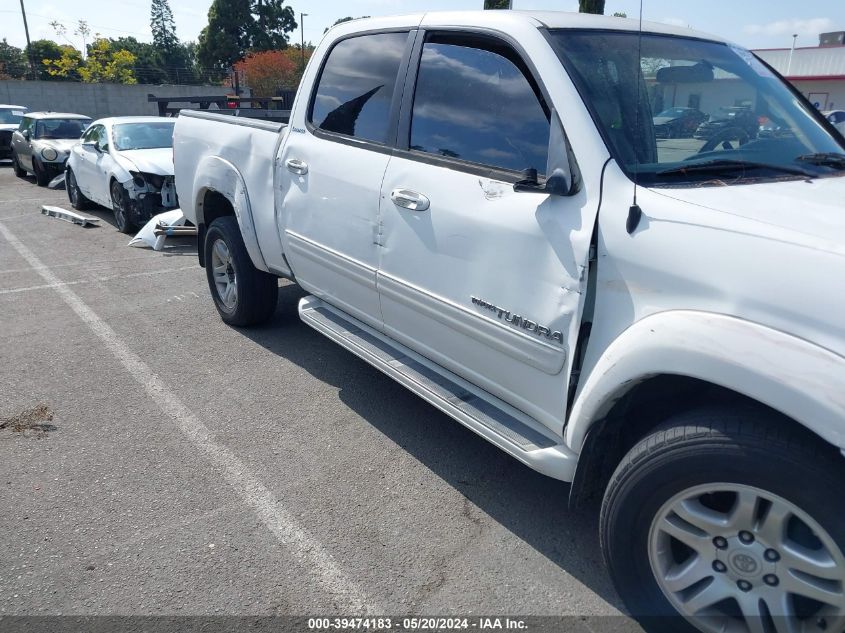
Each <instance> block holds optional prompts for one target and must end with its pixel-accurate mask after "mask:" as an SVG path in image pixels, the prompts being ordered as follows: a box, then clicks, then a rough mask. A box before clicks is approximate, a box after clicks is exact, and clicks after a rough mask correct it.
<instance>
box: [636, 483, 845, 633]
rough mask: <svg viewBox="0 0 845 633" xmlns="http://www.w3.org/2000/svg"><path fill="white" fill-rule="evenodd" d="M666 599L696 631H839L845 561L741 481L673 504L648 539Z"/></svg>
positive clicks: (784, 507) (844, 605) (694, 491)
mask: <svg viewBox="0 0 845 633" xmlns="http://www.w3.org/2000/svg"><path fill="white" fill-rule="evenodd" d="M649 563H650V564H651V569H652V572H653V573H654V576H655V579H656V581H657V584H658V586H659V587H660V589H661V591H662V592H663V594H664V595H665V596H666V598H667V599H668V600H669V602H670V603H671V604H672V605H673V606H674V607H675V608H676V609H677V610H678V611H679V612H680V613H681V614H682V615H684V616H685V617H687V618H688V619H689V620H690V621H691V622H692V623H693V624H694V625H695V626H696V627H697V628H699V629H701V630H702V631H708V632H711V631H712V632H715V631H719V632H721V633H768V632H770V631H771V632H777V633H782V632H784V633H808V632H811V631H816V632H818V633H821V632H823V631H838V630H841V629H842V627H843V626H845V557H843V554H842V551H841V550H840V548H839V547H838V546H837V544H836V542H835V541H834V540H833V539H832V538H831V537H830V535H829V534H828V533H827V532H826V531H825V530H824V528H822V527H821V526H820V525H819V524H818V523H817V522H816V521H815V520H814V519H813V518H812V517H810V516H809V515H808V514H806V513H805V512H804V511H802V510H801V509H800V508H798V507H797V506H796V505H794V504H793V503H791V502H790V501H787V500H786V499H784V498H782V497H779V496H777V495H774V494H771V493H769V492H766V491H764V490H761V489H759V488H754V487H751V486H745V485H741V484H708V485H705V486H696V487H694V488H690V489H688V490H685V491H683V492H681V493H679V494H677V495H675V496H674V497H672V498H671V499H670V500H669V501H668V502H666V504H664V506H663V507H662V508H661V510H660V511H659V512H658V514H657V515H656V518H655V520H654V522H653V523H652V527H651V530H650V534H649Z"/></svg>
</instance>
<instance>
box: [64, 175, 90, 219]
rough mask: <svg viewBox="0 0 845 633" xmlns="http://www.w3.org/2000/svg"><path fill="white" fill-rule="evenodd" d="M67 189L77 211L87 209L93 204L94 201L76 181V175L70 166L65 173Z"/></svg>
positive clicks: (71, 204)
mask: <svg viewBox="0 0 845 633" xmlns="http://www.w3.org/2000/svg"><path fill="white" fill-rule="evenodd" d="M65 189H67V198H68V200H69V201H70V206H72V207H73V208H74V209H76V210H77V211H85V210H86V209H90V208H91V207H92V206H93V203H92V202H91V201H90V200H89V199H88V198H86V197H85V196H84V195H83V194H82V192H81V191H80V190H79V183H77V182H76V176H75V175H74V173H73V170H72V169H70V168H68V170H67V172H66V173H65Z"/></svg>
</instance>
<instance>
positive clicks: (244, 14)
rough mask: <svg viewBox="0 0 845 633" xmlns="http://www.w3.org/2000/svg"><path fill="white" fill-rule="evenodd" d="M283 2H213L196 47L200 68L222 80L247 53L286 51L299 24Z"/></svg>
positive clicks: (280, 0)
mask: <svg viewBox="0 0 845 633" xmlns="http://www.w3.org/2000/svg"><path fill="white" fill-rule="evenodd" d="M283 1H284V0H214V1H213V2H212V3H211V8H209V10H208V26H206V27H205V28H204V29H203V30H202V32H201V33H200V37H199V42H198V45H197V59H198V60H199V63H200V65H202V66H204V67H205V68H206V69H210V70H212V71H213V72H215V73H216V74H217V75H218V77H222V76H223V75H225V74H226V72H228V70H229V68H230V67H231V66H232V64H233V63H234V62H235V61H237V60H239V59H243V58H244V57H245V56H246V54H247V53H250V52H258V51H262V50H272V49H283V48H286V47H287V44H288V35H287V34H288V33H289V32H290V31H292V30H294V29H295V28H296V26H297V24H296V20H295V19H294V12H293V9H291V8H290V7H285V6H282V5H283Z"/></svg>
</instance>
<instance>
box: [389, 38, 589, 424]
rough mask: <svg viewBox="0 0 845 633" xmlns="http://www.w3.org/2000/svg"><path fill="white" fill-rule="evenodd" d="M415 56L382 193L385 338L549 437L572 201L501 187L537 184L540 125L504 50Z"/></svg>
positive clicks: (569, 315) (436, 44) (561, 366)
mask: <svg viewBox="0 0 845 633" xmlns="http://www.w3.org/2000/svg"><path fill="white" fill-rule="evenodd" d="M421 38H422V34H421V35H420V36H418V41H422V39H421ZM418 48H419V46H418ZM416 59H417V57H416V56H415V58H414V60H416ZM418 59H419V69H418V71H417V77H416V85H415V86H414V84H413V83H411V82H412V78H413V74H414V65H415V62H414V60H412V63H411V70H410V71H409V73H408V82H409V84H408V87H407V88H406V90H405V93H406V95H409V98H407V99H406V102H405V103H404V104H403V107H402V120H401V122H400V128H399V142H398V143H399V145H400V146H401V147H404V148H405V149H397V151H396V153H395V155H394V157H393V159H392V160H391V162H390V165H389V167H388V169H387V173H386V175H385V178H384V185H383V189H382V197H383V198H384V204H383V207H382V216H383V229H382V232H383V237H382V240H383V244H384V247H383V249H382V258H381V264H380V267H379V275H378V282H379V290H380V293H381V306H382V313H383V317H384V326H385V332H386V333H387V334H388V335H390V336H391V337H393V338H395V339H397V340H399V341H400V342H402V343H404V344H406V345H408V346H409V347H411V348H412V349H414V350H416V351H417V352H419V353H421V354H423V355H424V356H426V357H428V358H430V359H432V360H434V361H436V362H437V363H439V364H441V365H443V366H445V367H446V368H448V369H450V370H451V371H453V372H455V373H457V374H458V375H460V376H461V377H463V378H465V379H466V380H469V381H470V382H472V383H474V384H476V385H478V386H480V387H482V388H484V389H486V390H487V391H489V392H491V393H493V394H494V395H496V396H498V397H500V398H502V399H504V400H505V401H506V402H508V403H510V404H511V405H513V406H515V407H517V408H518V409H521V410H522V411H524V412H526V413H528V414H529V415H531V416H532V417H534V418H536V419H538V420H539V421H540V422H542V423H544V424H546V425H547V426H548V427H550V428H551V429H552V430H555V431H558V432H559V431H560V430H561V428H562V424H563V420H564V414H565V409H566V395H567V388H568V384H567V383H568V375H569V368H570V367H571V356H572V354H571V352H572V350H573V348H574V344H575V341H574V339H575V333H576V332H577V327H578V323H579V316H580V308H581V302H580V297H581V280H582V278H583V276H584V266H583V265H582V262H584V261H585V259H586V257H585V256H584V253H574V252H573V248H572V246H571V243H570V240H571V239H572V238H573V236H574V235H581V241H583V235H582V234H583V229H584V227H583V226H582V225H583V222H582V213H581V211H582V208H584V206H585V205H586V204H587V199H586V196H585V195H584V193H583V192H581V193H579V194H578V195H574V196H571V197H563V196H552V195H549V194H545V193H539V192H523V191H521V192H515V191H514V183H515V182H517V181H519V180H521V179H523V178H524V177H525V174H524V170H526V169H536V170H537V172H538V173H539V174H540V180H541V181H542V178H543V172H544V171H545V170H546V168H547V167H546V165H547V159H548V146H549V136H550V123H549V122H550V116H551V110H550V107H549V100H548V97H547V96H545V89H543V88H542V86H541V85H540V83H539V81H538V78H537V77H536V76H535V74H533V73H532V71H531V70H529V66H528V65H527V64H526V62H525V60H524V59H523V56H522V55H521V54H520V53H518V52H517V50H516V48H515V44H512V43H510V42H508V41H505V40H504V39H501V38H500V37H498V36H495V35H487V34H478V33H460V32H454V31H449V32H436V31H435V32H428V33H426V34H425V39H424V43H423V44H422V46H421V55H420V57H419V58H418ZM561 72H562V71H561ZM562 118H563V125H564V126H566V118H565V116H563V117H562ZM561 151H565V150H563V149H562V150H561ZM593 204H595V202H594V203H593ZM586 230H588V231H591V229H590V228H587V229H586ZM582 250H583V249H582Z"/></svg>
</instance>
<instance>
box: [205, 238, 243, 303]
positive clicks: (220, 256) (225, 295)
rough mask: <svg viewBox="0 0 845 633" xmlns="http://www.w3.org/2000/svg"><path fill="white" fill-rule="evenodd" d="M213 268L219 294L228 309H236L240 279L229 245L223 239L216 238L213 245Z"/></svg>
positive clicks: (215, 285) (215, 284)
mask: <svg viewBox="0 0 845 633" xmlns="http://www.w3.org/2000/svg"><path fill="white" fill-rule="evenodd" d="M211 270H212V272H213V277H214V287H215V289H216V291H217V296H218V297H219V299H220V301H221V302H222V303H223V305H224V306H225V307H226V309H227V310H234V309H235V307H236V306H237V303H238V279H237V275H236V274H235V262H234V259H233V258H232V255H231V253H230V251H229V246H228V245H227V244H226V242H225V241H224V240H222V239H217V240H215V241H214V244H212V246H211Z"/></svg>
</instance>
